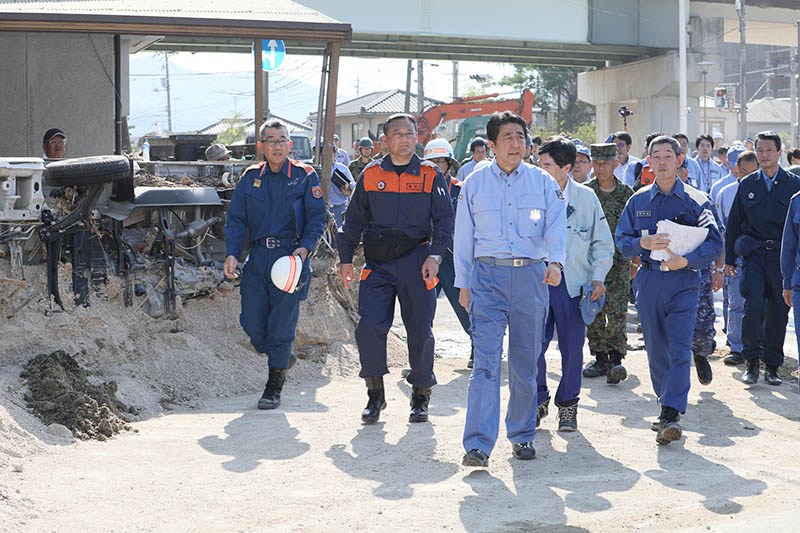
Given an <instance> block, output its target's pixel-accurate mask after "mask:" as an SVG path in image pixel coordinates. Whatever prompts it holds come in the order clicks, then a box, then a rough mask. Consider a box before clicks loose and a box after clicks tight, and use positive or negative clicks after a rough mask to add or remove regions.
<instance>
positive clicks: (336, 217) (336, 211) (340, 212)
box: [328, 185, 347, 231]
mask: <svg viewBox="0 0 800 533" xmlns="http://www.w3.org/2000/svg"><path fill="white" fill-rule="evenodd" d="M334 187H335V185H334ZM328 209H330V211H331V214H332V215H333V221H334V222H336V229H337V230H338V231H342V226H343V225H344V212H345V211H347V204H346V203H345V204H337V205H330V206H328Z"/></svg>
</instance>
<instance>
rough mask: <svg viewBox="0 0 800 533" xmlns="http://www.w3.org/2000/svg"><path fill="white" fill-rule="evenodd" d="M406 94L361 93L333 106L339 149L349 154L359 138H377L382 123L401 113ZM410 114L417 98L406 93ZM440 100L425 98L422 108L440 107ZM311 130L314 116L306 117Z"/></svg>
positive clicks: (391, 91)
mask: <svg viewBox="0 0 800 533" xmlns="http://www.w3.org/2000/svg"><path fill="white" fill-rule="evenodd" d="M405 101H406V92H405V91H403V90H401V89H392V90H390V91H377V92H374V93H369V94H365V95H363V96H359V97H358V98H353V99H352V100H347V101H346V102H341V103H339V104H337V105H336V134H337V135H338V136H339V138H340V139H341V141H342V148H344V149H345V150H347V151H348V152H351V151H352V147H353V143H354V142H355V141H357V140H358V139H360V138H362V137H372V138H373V139H378V138H379V137H380V135H381V134H382V133H383V123H384V122H385V121H386V119H387V118H389V117H390V116H391V115H394V114H395V113H402V112H404V111H405ZM410 101H411V113H412V114H414V113H415V112H416V109H417V95H416V94H413V93H411V94H410ZM443 103H444V102H442V101H440V100H435V99H433V98H427V97H426V98H425V106H424V109H425V110H428V109H430V108H431V107H434V106H437V105H440V104H443ZM308 121H309V122H310V123H311V125H312V128H313V127H315V125H316V123H317V114H316V113H312V114H311V115H309V116H308Z"/></svg>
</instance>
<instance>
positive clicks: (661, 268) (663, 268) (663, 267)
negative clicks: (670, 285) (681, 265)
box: [658, 261, 669, 272]
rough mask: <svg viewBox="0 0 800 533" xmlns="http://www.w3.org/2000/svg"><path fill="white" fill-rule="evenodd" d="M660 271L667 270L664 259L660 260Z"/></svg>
mask: <svg viewBox="0 0 800 533" xmlns="http://www.w3.org/2000/svg"><path fill="white" fill-rule="evenodd" d="M658 268H659V270H661V272H669V267H668V266H667V264H666V263H665V262H664V261H661V266H659V267H658Z"/></svg>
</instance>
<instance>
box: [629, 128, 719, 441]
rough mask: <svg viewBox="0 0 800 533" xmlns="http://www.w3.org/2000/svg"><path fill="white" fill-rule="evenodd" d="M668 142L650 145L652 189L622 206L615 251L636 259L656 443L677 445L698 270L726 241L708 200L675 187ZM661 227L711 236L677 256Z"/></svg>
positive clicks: (675, 151) (673, 147) (674, 147)
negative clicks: (700, 230) (695, 229)
mask: <svg viewBox="0 0 800 533" xmlns="http://www.w3.org/2000/svg"><path fill="white" fill-rule="evenodd" d="M680 149H681V148H680V144H678V141H676V140H675V139H673V138H671V137H666V136H661V137H656V138H655V139H653V141H652V142H651V143H650V148H649V156H648V159H649V160H650V166H651V168H652V169H653V172H654V173H655V176H656V180H655V183H653V184H651V185H648V186H646V187H643V188H641V189H639V191H637V192H636V193H635V194H634V195H633V196H631V198H630V200H628V204H627V205H626V206H625V209H624V211H623V212H622V217H621V218H620V220H619V223H618V224H617V231H616V235H615V238H616V243H617V248H619V250H620V252H622V253H623V254H624V255H626V256H628V257H635V256H638V257H639V258H640V260H641V267H640V268H639V272H638V273H637V274H636V309H637V310H638V312H639V319H640V320H641V322H642V333H643V334H644V343H645V348H646V350H647V360H648V363H649V365H650V378H651V380H652V382H653V389H654V390H655V393H656V396H657V397H658V400H659V403H660V404H661V414H660V416H659V420H658V422H657V423H655V424H654V429H655V430H657V431H658V434H657V436H656V442H658V443H659V444H668V443H669V442H671V441H675V440H679V439H680V438H681V437H682V435H683V431H682V429H681V426H680V425H679V424H678V420H679V419H680V414H681V413H684V412H685V411H686V404H687V397H688V394H689V376H690V374H691V360H692V338H693V336H694V326H695V320H696V318H697V306H698V301H699V297H700V296H699V295H700V274H699V269H701V268H703V267H705V266H706V265H708V264H709V263H710V262H711V261H713V260H714V258H715V257H719V255H720V253H721V251H722V238H721V237H720V233H719V229H718V228H717V226H716V222H715V220H714V214H713V212H712V211H711V209H713V208H712V206H711V203H710V202H709V201H708V197H707V196H706V195H705V194H703V193H701V192H700V191H698V190H696V189H694V188H693V187H691V186H690V185H686V184H684V183H683V182H682V181H681V180H680V179H678V167H679V166H680V164H681V162H682V160H683V156H682V155H681V153H680ZM661 220H671V221H673V222H676V223H678V224H681V225H685V226H699V227H705V228H707V229H708V233H707V234H706V238H705V240H704V241H703V242H702V243H701V244H700V246H698V247H697V248H696V249H695V250H693V251H691V252H689V253H687V254H686V255H685V256H679V255H677V254H675V253H673V252H672V251H671V250H670V249H669V244H670V239H669V235H668V234H666V233H657V231H656V225H657V224H658V222H659V221H661ZM656 250H665V251H666V253H667V255H668V256H669V259H668V260H667V261H661V262H659V261H656V260H654V259H652V258H651V253H652V252H653V251H656Z"/></svg>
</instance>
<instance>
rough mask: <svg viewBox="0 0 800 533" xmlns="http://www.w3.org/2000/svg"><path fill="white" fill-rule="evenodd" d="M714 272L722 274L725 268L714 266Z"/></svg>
mask: <svg viewBox="0 0 800 533" xmlns="http://www.w3.org/2000/svg"><path fill="white" fill-rule="evenodd" d="M714 272H719V273H720V274H724V273H725V269H724V268H722V267H716V268H714Z"/></svg>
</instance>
